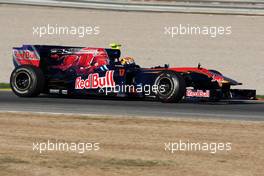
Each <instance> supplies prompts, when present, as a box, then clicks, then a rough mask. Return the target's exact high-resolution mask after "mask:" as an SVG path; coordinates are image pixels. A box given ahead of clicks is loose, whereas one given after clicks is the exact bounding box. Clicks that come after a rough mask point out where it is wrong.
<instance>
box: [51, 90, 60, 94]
mask: <svg viewBox="0 0 264 176" xmlns="http://www.w3.org/2000/svg"><path fill="white" fill-rule="evenodd" d="M49 93H52V94H59V93H60V90H59V89H50V90H49Z"/></svg>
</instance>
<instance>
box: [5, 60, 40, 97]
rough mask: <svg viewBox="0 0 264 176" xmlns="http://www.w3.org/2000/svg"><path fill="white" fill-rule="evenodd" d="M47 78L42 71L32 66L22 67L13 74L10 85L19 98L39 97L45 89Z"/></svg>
mask: <svg viewBox="0 0 264 176" xmlns="http://www.w3.org/2000/svg"><path fill="white" fill-rule="evenodd" d="M44 81H45V78H44V74H43V73H42V71H41V70H40V69H39V68H37V67H34V66H31V65H22V66H19V67H17V68H15V70H14V71H13V72H12V74H11V77H10V85H11V88H12V90H13V92H14V93H15V94H16V95H17V96H19V97H35V96H38V95H39V94H40V93H41V92H42V91H43V88H44V85H45V83H44Z"/></svg>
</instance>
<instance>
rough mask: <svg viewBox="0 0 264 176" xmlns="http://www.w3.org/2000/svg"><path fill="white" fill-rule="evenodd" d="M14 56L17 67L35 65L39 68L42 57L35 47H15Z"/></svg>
mask: <svg viewBox="0 0 264 176" xmlns="http://www.w3.org/2000/svg"><path fill="white" fill-rule="evenodd" d="M12 55H13V63H14V65H15V67H18V66H19V65H34V66H36V67H39V65H40V56H39V53H38V51H37V50H36V48H35V47H34V45H23V46H22V47H14V48H13V52H12Z"/></svg>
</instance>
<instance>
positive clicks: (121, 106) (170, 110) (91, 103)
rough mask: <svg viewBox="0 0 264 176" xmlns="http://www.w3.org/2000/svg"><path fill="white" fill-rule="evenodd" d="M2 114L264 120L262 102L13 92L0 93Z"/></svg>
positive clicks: (263, 105) (263, 103) (263, 104)
mask: <svg viewBox="0 0 264 176" xmlns="http://www.w3.org/2000/svg"><path fill="white" fill-rule="evenodd" d="M0 111H1V112H3V111H14V112H17V111H19V112H20V111H21V112H41V113H45V112H49V113H59V114H60V113H66V114H90V115H91V114H94V115H114V116H148V117H178V118H181V117H186V118H189V117H190V118H217V119H232V120H253V121H264V102H260V101H231V102H230V101H229V102H218V103H212V102H211V103H205V102H203V103H186V102H185V103H173V104H165V103H160V102H155V101H143V100H124V99H109V98H107V99H106V98H65V97H58V96H47V95H42V96H39V97H36V98H19V97H17V96H15V95H14V94H13V93H12V92H10V91H0Z"/></svg>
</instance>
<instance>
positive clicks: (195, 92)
mask: <svg viewBox="0 0 264 176" xmlns="http://www.w3.org/2000/svg"><path fill="white" fill-rule="evenodd" d="M186 96H187V97H207V98H209V97H210V91H209V90H206V91H205V92H204V91H203V90H191V89H187V90H186Z"/></svg>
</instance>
